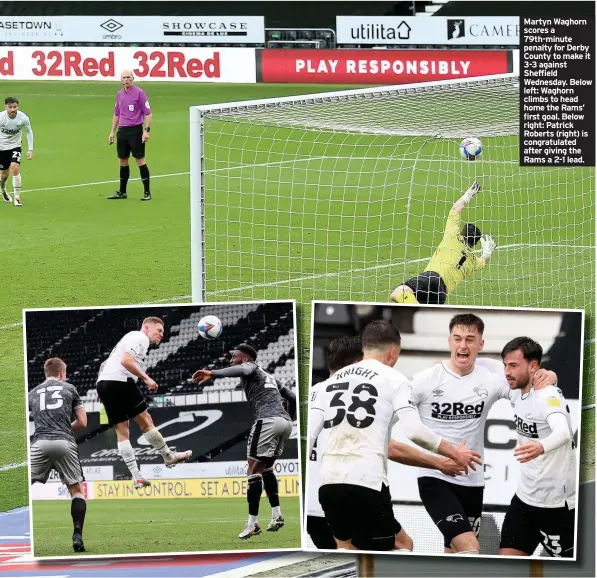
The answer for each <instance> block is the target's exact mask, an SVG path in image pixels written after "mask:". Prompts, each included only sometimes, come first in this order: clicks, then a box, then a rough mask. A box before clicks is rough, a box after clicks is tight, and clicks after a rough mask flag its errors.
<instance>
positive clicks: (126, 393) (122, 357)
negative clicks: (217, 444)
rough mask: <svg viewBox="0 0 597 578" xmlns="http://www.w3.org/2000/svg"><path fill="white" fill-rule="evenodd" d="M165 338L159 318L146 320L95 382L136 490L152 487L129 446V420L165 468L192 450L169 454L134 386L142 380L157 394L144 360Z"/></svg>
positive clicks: (125, 339)
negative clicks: (158, 456) (152, 347)
mask: <svg viewBox="0 0 597 578" xmlns="http://www.w3.org/2000/svg"><path fill="white" fill-rule="evenodd" d="M163 337H164V322H163V321H162V320H161V319H160V318H159V317H147V318H145V319H144V320H143V323H142V326H141V330H140V331H129V333H127V334H126V335H125V336H124V337H123V338H122V339H121V340H120V341H119V342H118V343H117V344H116V347H114V349H113V350H112V352H111V353H110V356H109V357H108V359H106V361H104V363H102V365H101V367H100V371H99V376H98V378H97V394H98V396H99V398H100V400H101V402H102V403H103V404H104V408H105V410H106V414H107V416H108V422H109V424H110V425H111V426H112V427H113V428H114V430H115V431H116V437H117V439H118V451H119V452H120V455H121V456H122V459H123V460H124V463H125V464H126V465H127V467H128V469H129V471H130V472H131V475H132V479H133V484H134V486H135V488H137V489H139V488H142V487H144V486H149V485H151V484H150V482H149V481H148V480H146V479H145V478H144V477H143V476H142V475H141V472H140V471H139V467H138V466H137V460H136V458H135V452H134V450H133V447H132V445H131V442H130V431H129V420H130V419H133V420H134V421H135V423H136V424H137V425H138V426H139V428H140V429H141V431H142V432H143V436H144V437H145V439H146V440H147V441H148V442H149V444H151V445H152V446H153V447H154V448H155V449H156V450H157V451H158V453H159V454H160V455H161V456H162V457H163V458H164V463H165V464H166V467H168V468H171V467H174V466H175V465H176V464H179V463H181V462H184V461H186V460H187V459H189V458H190V457H191V454H192V452H191V450H188V451H186V452H175V451H172V450H171V449H170V448H169V447H168V444H166V442H165V441H164V438H163V437H162V434H161V433H160V432H159V430H158V429H157V428H156V427H155V425H154V424H153V420H152V419H151V416H150V415H149V412H148V411H147V404H146V403H145V398H144V397H143V394H142V393H141V390H140V389H139V386H138V385H137V380H138V379H141V380H142V381H143V383H145V385H146V386H147V388H148V389H150V390H152V391H156V390H157V389H158V384H157V383H156V382H155V381H154V380H153V379H151V377H149V375H147V373H145V370H144V366H145V359H146V357H147V350H148V349H149V346H150V344H151V345H159V343H160V342H161V341H162V338H163Z"/></svg>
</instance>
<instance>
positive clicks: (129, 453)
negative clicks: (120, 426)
mask: <svg viewBox="0 0 597 578" xmlns="http://www.w3.org/2000/svg"><path fill="white" fill-rule="evenodd" d="M118 451H119V452H120V455H121V456H122V459H123V460H124V463H125V464H126V467H127V468H128V469H129V471H130V472H131V474H132V476H133V478H138V477H140V476H141V472H140V471H139V467H138V466H137V460H136V459H135V452H134V451H133V446H132V445H131V442H130V441H129V440H124V441H121V442H118Z"/></svg>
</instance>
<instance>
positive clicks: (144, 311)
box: [26, 303, 296, 411]
mask: <svg viewBox="0 0 597 578" xmlns="http://www.w3.org/2000/svg"><path fill="white" fill-rule="evenodd" d="M207 312H209V314H211V315H217V316H218V317H220V319H221V321H222V324H223V326H224V334H223V335H222V336H221V337H220V338H218V339H215V340H213V341H208V340H204V339H202V338H201V337H200V336H199V334H198V332H197V322H198V321H199V319H200V318H201V317H203V316H204V315H206V314H207ZM151 315H156V316H158V317H161V318H162V319H164V321H165V334H164V339H163V340H162V342H161V343H160V345H159V346H157V347H154V348H151V349H150V351H149V354H148V358H147V370H148V372H149V373H150V374H151V376H152V377H153V378H154V379H155V380H156V382H157V383H158V384H159V386H160V387H159V390H158V391H157V392H156V393H155V394H154V397H155V396H160V395H161V396H175V395H177V394H182V395H187V394H201V393H203V392H204V390H216V389H217V390H230V389H238V388H239V387H240V385H239V380H238V379H231V378H229V379H222V380H217V381H216V382H215V383H214V382H210V383H208V384H207V385H197V384H195V383H193V382H192V381H191V376H192V374H193V372H194V371H196V370H197V369H199V368H209V369H217V368H221V367H226V366H227V365H228V364H229V362H230V355H229V353H230V350H231V349H232V348H234V347H235V346H236V345H238V344H239V343H250V344H251V345H252V346H253V347H255V349H256V350H257V351H258V362H259V363H260V364H261V365H262V366H263V367H264V369H266V371H268V372H270V373H272V374H274V375H275V377H276V378H277V379H279V380H280V382H282V383H283V384H284V385H287V386H289V387H296V383H295V373H294V365H295V364H294V358H295V351H294V328H293V323H294V318H293V310H292V304H289V303H268V304H260V303H247V304H231V305H228V304H227V305H219V306H218V305H210V306H203V307H201V306H196V307H180V306H179V307H160V308H153V307H152V308H134V309H120V308H114V309H101V310H100V309H83V310H59V311H34V312H28V313H27V323H26V332H27V359H28V383H29V387H30V388H32V387H35V386H36V385H37V384H38V383H40V382H41V381H43V379H44V376H43V364H44V361H45V360H46V359H47V358H49V357H60V358H62V359H64V360H65V362H66V363H67V366H68V378H69V380H70V381H71V382H72V383H73V384H74V385H76V387H77V389H78V390H79V393H80V394H81V396H82V397H83V399H84V400H85V401H88V402H90V404H92V405H90V407H89V409H90V410H91V411H94V410H97V408H96V407H95V405H94V404H95V403H96V401H97V395H96V390H95V385H96V379H97V375H98V371H99V367H100V365H101V363H102V362H103V361H104V360H105V359H106V358H107V357H108V355H109V354H110V351H111V350H112V348H113V347H114V346H115V345H116V343H117V342H118V341H119V340H120V339H121V337H122V336H123V335H124V334H125V333H126V332H128V331H133V330H137V329H139V327H140V324H141V321H142V320H143V318H144V317H147V316H151ZM142 389H143V390H144V393H145V394H147V393H148V392H147V391H146V390H145V388H144V387H143V388H142ZM239 393H241V392H239ZM195 399H196V398H195ZM202 399H203V398H202ZM217 399H218V400H220V399H222V396H218V397H217ZM242 399H243V397H242V395H241V396H240V397H239V396H235V398H234V399H233V398H232V397H230V399H229V401H242ZM203 402H205V403H209V398H208V397H205V401H202V403H203ZM175 404H176V405H178V403H176V400H172V403H171V404H165V405H175Z"/></svg>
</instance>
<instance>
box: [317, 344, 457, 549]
mask: <svg viewBox="0 0 597 578" xmlns="http://www.w3.org/2000/svg"><path fill="white" fill-rule="evenodd" d="M362 359H363V348H362V346H361V336H360V335H358V336H354V337H346V336H345V337H339V338H337V339H334V340H333V341H331V342H330V344H329V345H328V354H327V363H328V369H329V371H330V377H332V376H333V375H334V373H336V372H337V371H340V370H341V369H342V368H343V367H346V366H347V365H352V364H353V363H357V362H359V361H361V360H362ZM323 383H324V384H325V383H327V382H323ZM321 386H322V383H321V382H320V383H317V384H315V385H314V386H313V387H312V388H311V397H312V398H313V399H315V398H316V397H317V396H318V394H319V388H320V387H321ZM329 432H330V430H329V429H323V430H322V431H321V433H320V434H319V437H318V438H317V439H316V441H315V443H314V446H313V450H312V451H311V455H310V456H309V466H308V468H309V469H308V475H307V485H308V492H307V506H306V507H307V524H306V528H307V533H308V534H309V536H310V537H311V540H313V543H314V544H315V546H316V547H317V548H319V549H328V550H335V549H336V547H337V546H336V540H335V538H334V536H333V534H332V532H331V530H330V527H329V525H328V523H327V521H326V519H325V514H324V512H323V509H322V507H321V504H320V503H319V486H320V483H319V470H320V467H321V454H322V452H323V449H324V448H325V446H326V444H327V439H328V435H329ZM388 459H389V460H390V461H394V462H397V463H401V464H404V465H407V466H425V467H429V468H437V469H438V470H441V471H443V472H444V473H445V474H446V475H449V476H455V475H456V474H458V473H461V472H463V471H464V470H463V468H461V467H460V466H458V465H457V464H456V463H455V462H453V461H452V460H450V459H448V458H443V457H441V456H438V455H435V454H429V453H427V452H422V451H420V450H418V449H417V448H415V447H412V446H410V445H407V444H403V443H400V442H397V441H395V440H390V443H389V447H388ZM388 505H389V507H390V509H391V508H392V504H391V502H389V503H388ZM390 514H391V515H392V516H393V515H394V514H393V511H392V512H390ZM397 528H399V526H397Z"/></svg>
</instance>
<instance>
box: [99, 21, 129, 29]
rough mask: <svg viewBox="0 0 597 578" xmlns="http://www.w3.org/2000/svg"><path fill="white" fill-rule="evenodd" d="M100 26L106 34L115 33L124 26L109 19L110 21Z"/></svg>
mask: <svg viewBox="0 0 597 578" xmlns="http://www.w3.org/2000/svg"><path fill="white" fill-rule="evenodd" d="M100 26H101V27H102V28H103V29H104V30H107V31H108V32H116V31H117V30H120V29H121V28H122V27H123V26H124V24H121V23H120V22H118V21H117V20H114V19H113V18H110V20H106V21H105V22H103V23H102V24H100Z"/></svg>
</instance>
